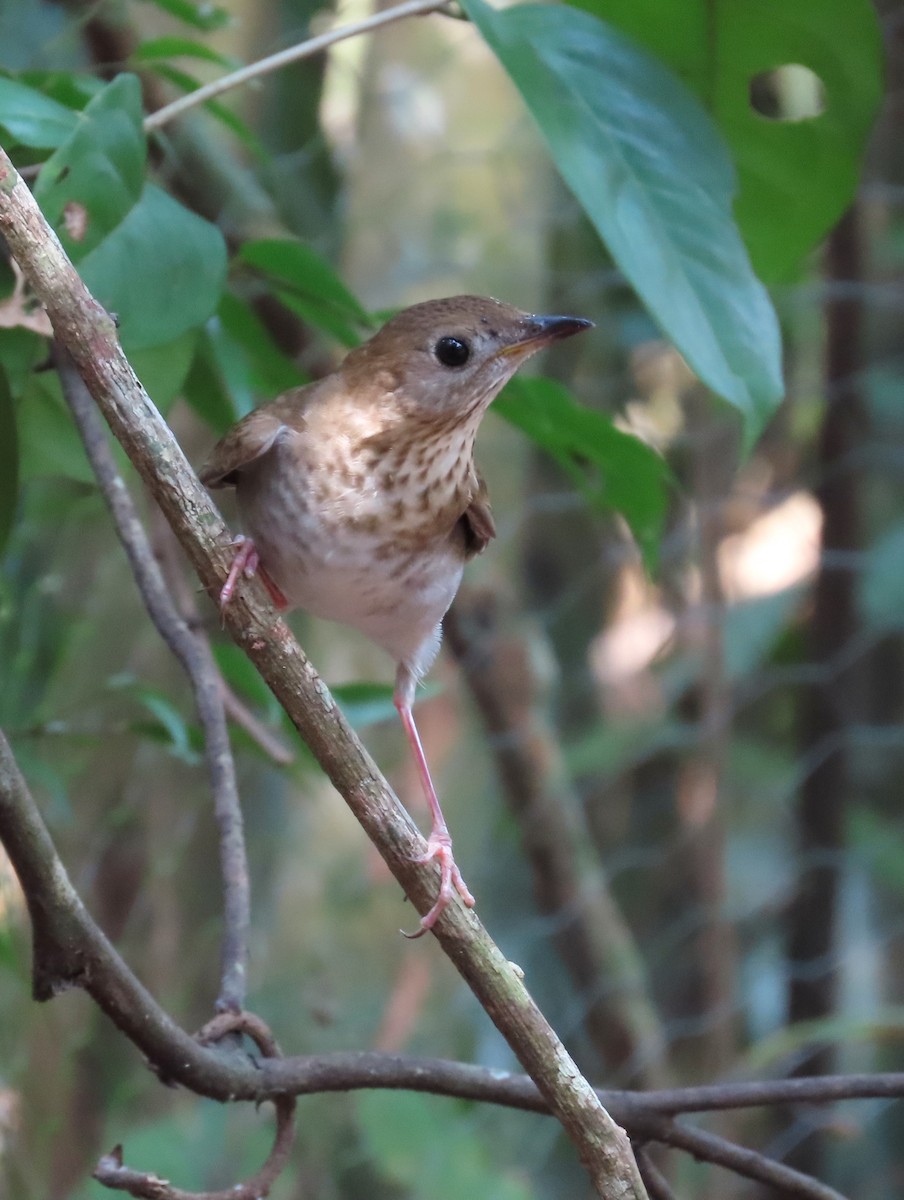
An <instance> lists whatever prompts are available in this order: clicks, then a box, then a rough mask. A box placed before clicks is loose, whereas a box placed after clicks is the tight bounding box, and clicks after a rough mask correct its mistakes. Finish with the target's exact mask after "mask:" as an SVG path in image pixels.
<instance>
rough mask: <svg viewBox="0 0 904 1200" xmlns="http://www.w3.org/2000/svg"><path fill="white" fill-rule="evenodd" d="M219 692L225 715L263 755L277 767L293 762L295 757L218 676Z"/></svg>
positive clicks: (286, 765)
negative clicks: (254, 743) (245, 734)
mask: <svg viewBox="0 0 904 1200" xmlns="http://www.w3.org/2000/svg"><path fill="white" fill-rule="evenodd" d="M220 691H221V693H222V696H223V707H224V708H225V709H226V715H227V716H228V717H229V719H230V720H231V721H234V722H235V724H236V725H238V727H239V728H240V729H244V731H245V733H247V734H248V736H249V737H250V738H251V740H252V741H253V742H256V743H257V745H258V746H259V747H260V749H261V750H263V752H264V754H266V755H267V757H268V758H269V759H270V760H271V762H274V763H275V764H276V765H277V766H278V767H288V766H290V765H291V764H292V763H293V762H294V761H295V755H294V754H293V753H292V751H291V750H290V749H289V747H288V746H286V745H285V744H284V743H283V742H282V741H280V739H279V738H278V737H277V736H276V734H275V733H273V732H272V730H270V729H268V728H267V726H266V725H265V724H264V723H263V721H260V720H258V718H257V717H256V716H255V715H254V713H253V712H252V711H251V709H250V708H249V707H248V706H247V704H245V702H244V701H243V700H241V699H240V698H239V697H238V696H237V695H236V694H235V692H234V691H233V690H232V688H231V687H230V686H229V684H228V683H227V682H226V680H225V679H224V678H223V677H222V676H220Z"/></svg>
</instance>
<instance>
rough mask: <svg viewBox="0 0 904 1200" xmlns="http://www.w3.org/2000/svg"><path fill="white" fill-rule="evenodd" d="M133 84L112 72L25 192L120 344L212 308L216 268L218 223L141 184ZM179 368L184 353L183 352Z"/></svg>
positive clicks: (221, 253)
mask: <svg viewBox="0 0 904 1200" xmlns="http://www.w3.org/2000/svg"><path fill="white" fill-rule="evenodd" d="M141 120H142V110H141V91H140V88H139V85H138V80H137V79H136V78H135V77H134V76H133V75H119V76H117V78H116V79H114V80H113V82H112V83H110V84H108V85H107V86H106V87H105V88H104V89H103V90H102V91H101V92H99V93H98V94H97V95H96V96H94V97H93V99H92V100H91V101H90V103H89V104H88V106H87V107H86V109H85V111H84V112H83V113H82V114H80V115H79V116H78V117H77V124H76V126H75V128H74V130H73V132H72V134H71V135H70V136H69V137H68V138H67V139H66V141H65V142H63V144H62V145H61V146H60V147H59V149H58V150H57V151H56V152H55V153H54V154H53V155H52V156H51V157H50V159H48V161H47V162H46V163H45V165H44V167H43V169H42V171H41V173H40V175H39V176H38V181H37V185H36V187H35V195H36V197H37V199H38V201H39V203H40V205H41V207H42V209H43V210H44V213H45V215H46V216H47V217H48V219H49V220H50V221H52V222H53V223H54V224H55V225H56V226H57V230H58V232H59V235H60V238H61V240H62V242H63V245H64V246H65V248H66V250H67V251H68V252H69V254H70V256H71V257H72V258H73V259H74V260H75V261H76V262H77V263H78V264H79V270H80V273H81V275H82V278H83V279H84V280H85V282H86V284H87V285H88V287H89V288H91V290H92V291H93V293H94V295H95V296H96V297H97V299H98V300H99V301H100V303H101V304H103V305H104V306H105V307H106V308H107V309H108V310H109V311H110V312H113V313H116V315H117V318H118V320H119V327H120V336H121V338H122V341H123V344H124V346H125V347H126V349H127V350H140V349H145V348H147V347H151V346H161V345H164V344H166V343H170V342H175V341H176V340H177V339H179V338H181V337H182V335H183V334H185V333H186V332H187V331H188V330H190V329H194V328H196V327H197V326H199V325H201V324H202V323H203V322H204V321H205V320H206V319H207V318H208V317H209V316H210V314H211V313H212V312H213V311H214V310H215V309H216V306H217V303H218V302H219V299H220V293H221V292H222V289H223V283H224V281H225V278H226V247H225V244H224V242H223V237H222V235H221V234H220V232H219V230H218V229H217V228H216V227H215V226H214V225H211V224H210V222H208V221H205V220H203V219H202V218H201V217H198V216H196V215H195V214H194V213H192V212H190V211H189V210H188V209H187V208H184V207H183V206H182V205H181V204H179V203H178V202H177V201H176V200H174V199H173V198H172V197H171V196H169V195H167V193H166V192H164V191H162V190H161V189H160V188H157V187H154V186H152V185H149V184H148V185H146V184H145V159H146V153H147V148H146V144H145V138H144V133H143V131H142V126H141ZM184 368H185V370H186V371H187V369H188V359H187V358H186V360H185V362H184Z"/></svg>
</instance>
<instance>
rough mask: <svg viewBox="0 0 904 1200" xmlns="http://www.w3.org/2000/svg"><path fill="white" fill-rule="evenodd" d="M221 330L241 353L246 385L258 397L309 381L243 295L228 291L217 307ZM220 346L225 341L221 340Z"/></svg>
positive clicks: (264, 396) (257, 399)
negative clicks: (277, 342) (280, 346)
mask: <svg viewBox="0 0 904 1200" xmlns="http://www.w3.org/2000/svg"><path fill="white" fill-rule="evenodd" d="M217 316H218V318H219V322H220V326H221V331H222V333H223V334H225V335H226V337H228V339H229V340H230V342H231V343H232V347H233V351H234V352H239V353H241V355H242V358H243V360H244V364H245V371H246V375H245V379H246V382H247V386H248V387H249V388H250V389H251V391H252V392H253V393H254V395H255V398H256V401H258V402H259V401H260V400H262V399H270V397H272V396H276V395H278V394H279V393H280V392H285V391H287V390H288V389H289V388H293V387H299V386H300V385H301V384H304V383H307V382H308V378H307V376H306V375H305V374H304V372H303V371H301V370H300V369H299V368H298V367H297V366H296V365H295V363H294V362H293V361H292V359H291V358H289V357H288V356H287V355H285V354H283V352H282V350H280V348H279V347H278V346H277V344H276V342H274V340H273V335H272V334H271V333H270V331H269V330H268V329H267V327H266V325H264V323H263V321H261V319H260V317H258V315H257V313H256V312H255V311H254V309H253V308H252V307H251V305H250V304H249V303H248V302H247V301H246V300H243V299H241V297H239V296H236V295H234V294H233V293H232V292H225V293H224V294H223V297H222V299H221V301H220V306H219V308H218V309H217ZM218 344H219V345H220V347H221V348H222V346H223V341H222V340H220V341H219V343H218Z"/></svg>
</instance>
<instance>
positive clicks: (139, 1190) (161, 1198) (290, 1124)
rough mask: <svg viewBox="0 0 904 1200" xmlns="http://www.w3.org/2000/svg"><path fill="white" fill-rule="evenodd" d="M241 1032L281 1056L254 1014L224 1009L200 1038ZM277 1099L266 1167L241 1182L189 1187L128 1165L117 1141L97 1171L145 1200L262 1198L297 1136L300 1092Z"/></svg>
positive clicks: (268, 1054)
mask: <svg viewBox="0 0 904 1200" xmlns="http://www.w3.org/2000/svg"><path fill="white" fill-rule="evenodd" d="M235 1033H244V1034H246V1035H247V1036H248V1037H250V1038H251V1039H252V1040H253V1041H254V1043H255V1045H256V1046H257V1048H258V1050H259V1052H260V1053H261V1054H262V1055H263V1056H264V1057H265V1058H279V1057H280V1049H279V1046H278V1045H277V1043H276V1039H275V1038H274V1037H273V1035H272V1033H271V1032H270V1030H269V1029H268V1028H267V1026H266V1025H265V1024H264V1023H263V1021H261V1020H260V1018H259V1017H255V1016H253V1015H252V1014H251V1013H245V1012H242V1013H221V1014H220V1015H219V1016H217V1017H215V1018H214V1019H213V1020H212V1021H209V1022H208V1023H207V1025H205V1026H204V1028H203V1029H202V1030H200V1032H199V1033H198V1034H197V1038H198V1041H199V1042H200V1043H201V1044H202V1045H205V1046H209V1045H213V1044H215V1043H216V1042H218V1041H220V1040H221V1039H222V1038H224V1037H226V1036H227V1035H229V1034H235ZM273 1103H274V1107H275V1108H276V1133H275V1135H274V1138H273V1146H272V1147H271V1149H270V1153H269V1154H268V1155H267V1159H266V1161H265V1162H264V1164H263V1166H261V1167H260V1169H259V1170H257V1171H256V1172H255V1173H254V1175H252V1177H251V1178H250V1179H246V1180H245V1182H244V1183H236V1184H233V1185H232V1186H231V1187H228V1188H222V1189H220V1190H218V1191H215V1192H186V1191H183V1190H182V1189H181V1188H175V1187H173V1186H172V1185H171V1184H170V1183H169V1181H168V1180H166V1179H161V1178H160V1177H159V1176H157V1175H151V1174H148V1173H146V1172H144V1171H133V1170H132V1169H131V1168H129V1167H127V1166H125V1165H124V1164H123V1152H122V1146H115V1147H114V1148H113V1150H111V1152H110V1153H109V1154H105V1155H104V1156H103V1158H102V1159H101V1160H100V1162H99V1163H98V1164H97V1167H96V1168H95V1170H94V1178H95V1179H96V1180H97V1181H98V1183H102V1184H103V1185H104V1186H105V1187H108V1188H113V1189H115V1190H117V1191H121V1192H129V1193H130V1194H131V1195H132V1196H138V1197H140V1198H142V1200H258V1197H261V1196H266V1195H268V1194H269V1192H270V1188H271V1187H272V1186H273V1184H274V1183H275V1182H276V1180H277V1179H278V1178H279V1176H280V1175H281V1174H282V1172H283V1171H284V1170H285V1167H286V1164H287V1163H288V1161H289V1155H290V1154H291V1152H292V1143H293V1141H294V1139H295V1120H294V1118H295V1097H294V1096H277V1097H275V1098H274V1101H273Z"/></svg>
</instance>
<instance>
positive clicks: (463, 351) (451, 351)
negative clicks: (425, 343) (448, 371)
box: [433, 337, 471, 367]
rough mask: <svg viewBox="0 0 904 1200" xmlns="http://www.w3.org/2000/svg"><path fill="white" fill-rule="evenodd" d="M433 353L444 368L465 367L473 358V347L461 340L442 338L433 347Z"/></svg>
mask: <svg viewBox="0 0 904 1200" xmlns="http://www.w3.org/2000/svg"><path fill="white" fill-rule="evenodd" d="M433 353H434V354H435V355H436V357H437V358H438V359H439V361H440V362H441V363H442V364H443V366H444V367H463V366H464V365H465V363H466V362H467V361H468V359H469V358H470V357H471V347H470V346H469V345H468V343H467V342H463V341H462V340H461V338H454V337H444V338H440V339H439V341H438V342H437V343H436V345H435V346H434V347H433Z"/></svg>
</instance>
